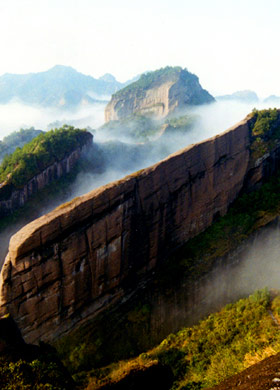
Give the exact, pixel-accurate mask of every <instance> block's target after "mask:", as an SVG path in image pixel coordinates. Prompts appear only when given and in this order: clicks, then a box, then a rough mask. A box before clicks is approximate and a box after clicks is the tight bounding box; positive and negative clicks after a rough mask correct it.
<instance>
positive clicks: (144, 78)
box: [113, 66, 197, 97]
mask: <svg viewBox="0 0 280 390" xmlns="http://www.w3.org/2000/svg"><path fill="white" fill-rule="evenodd" d="M181 72H182V77H183V78H184V79H187V78H195V79H197V76H195V75H194V74H192V73H190V72H188V71H187V70H186V69H182V68H181V67H180V66H166V67H165V68H161V69H158V70H155V71H153V72H148V73H144V74H142V75H141V77H140V79H139V80H138V81H135V82H134V83H132V84H129V85H128V86H127V87H125V88H123V89H121V90H119V91H118V92H116V93H115V94H114V95H113V97H120V96H122V95H124V94H126V93H130V92H133V91H135V90H139V91H140V90H145V89H147V88H151V87H152V86H153V85H156V84H160V83H161V82H162V80H164V81H165V80H172V81H173V80H174V81H175V80H176V78H178V77H179V75H180V73H181Z"/></svg>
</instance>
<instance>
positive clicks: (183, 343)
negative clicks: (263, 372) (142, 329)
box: [87, 290, 280, 390]
mask: <svg viewBox="0 0 280 390" xmlns="http://www.w3.org/2000/svg"><path fill="white" fill-rule="evenodd" d="M278 310H279V295H278V296H276V297H275V296H273V297H271V296H270V294H269V293H268V291H267V290H261V291H257V292H255V293H254V294H252V295H251V296H249V298H245V299H241V300H239V301H238V302H235V303H234V304H229V305H227V306H225V307H224V308H222V310H220V311H219V312H217V313H213V314H211V315H210V316H208V317H207V318H205V319H203V320H202V321H200V322H199V323H198V324H197V325H195V326H193V327H188V328H186V327H184V328H182V329H181V330H180V331H179V332H177V333H175V334H170V335H169V336H168V337H167V338H165V339H164V340H163V341H162V342H161V343H160V344H159V345H157V346H156V347H155V348H152V349H151V350H149V351H146V352H145V353H142V354H141V355H140V356H138V357H136V358H132V359H130V360H127V361H120V362H118V363H113V364H111V365H109V366H107V367H104V368H101V369H95V370H93V371H92V372H91V373H90V375H89V376H88V379H89V384H88V387H87V389H88V390H97V389H98V390H99V389H100V390H101V389H102V390H105V389H106V390H107V389H108V390H109V389H112V390H113V389H116V390H117V389H123V390H124V389H134V390H136V389H138V386H137V383H135V380H134V377H135V376H136V373H138V381H139V382H140V381H141V379H142V381H143V382H144V383H142V385H143V387H147V388H148V387H149V382H152V383H156V379H157V374H156V372H155V373H154V375H153V374H152V373H151V375H150V377H149V376H148V375H146V376H145V373H147V374H148V372H149V371H151V368H152V367H154V368H158V366H159V367H163V366H164V367H165V371H166V373H169V372H171V373H172V375H171V378H172V376H173V378H172V379H173V380H172V382H173V383H172V384H170V379H169V385H168V387H164V388H166V389H173V390H175V389H176V390H185V389H191V390H200V389H202V388H206V387H208V386H210V385H214V384H217V383H220V382H221V381H223V380H224V379H225V378H228V377H230V376H232V375H233V374H236V373H238V372H241V371H242V370H244V369H245V368H247V367H249V366H251V365H254V364H255V363H256V362H258V361H260V360H262V359H264V358H266V357H267V356H270V355H275V354H276V353H277V352H279V350H280V331H279V326H280V325H279V323H278V322H277V319H276V317H275V316H277V318H278V319H279V316H278ZM273 313H274V314H273ZM270 359H271V360H273V358H270ZM274 359H275V358H274ZM277 360H278V361H279V356H278V358H277ZM250 370H251V371H252V369H248V370H247V371H249V372H250ZM274 370H275V365H274ZM254 371H255V372H256V368H255V369H254ZM249 372H248V374H249ZM278 372H279V370H278ZM245 373H246V372H245ZM245 373H244V374H241V375H239V376H238V377H236V378H230V379H228V380H227V381H226V383H225V385H222V386H221V389H230V388H234V385H235V386H237V383H238V382H239V384H241V383H242V382H243V383H244V382H245V383H246V382H247V383H248V382H249V381H248V378H246V379H247V380H246V379H245V381H244V378H245V377H246V374H245ZM276 373H277V371H276V372H275V371H274V374H272V375H273V376H272V377H271V372H270V378H267V379H269V382H270V384H271V385H272V384H273V382H272V379H273V377H274V378H275V376H276V377H277V375H276ZM278 375H279V374H278ZM169 377H170V375H169ZM241 377H243V380H242V381H241V380H238V379H241ZM250 382H253V383H254V382H255V383H256V382H257V378H255V381H254V379H253V378H250ZM167 383H168V382H167ZM230 385H233V387H231V386H230ZM227 386H228V387H227ZM237 388H238V387H237ZM242 388H243V389H245V388H246V387H245V386H244V385H243V387H242ZM218 389H220V387H218Z"/></svg>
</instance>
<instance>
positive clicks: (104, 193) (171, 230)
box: [0, 118, 276, 342]
mask: <svg viewBox="0 0 280 390" xmlns="http://www.w3.org/2000/svg"><path fill="white" fill-rule="evenodd" d="M250 121H251V119H250V118H246V119H245V120H243V121H242V122H240V123H239V124H238V125H236V126H235V127H233V128H231V129H229V130H227V131H226V132H224V133H222V134H220V135H218V136H216V137H213V138H211V139H208V140H206V141H203V142H200V143H198V144H195V145H191V146H189V147H187V148H186V149H183V150H181V151H179V152H177V153H175V154H173V155H171V156H169V157H168V158H166V159H165V160H163V161H161V162H159V163H157V164H155V165H153V166H151V167H149V168H147V169H144V170H142V171H140V172H137V173H135V174H133V175H130V176H127V177H125V178H124V179H122V180H119V181H117V182H113V183H110V184H108V185H106V186H104V187H101V188H99V189H96V190H94V191H92V192H90V193H88V194H86V195H84V196H81V197H79V198H76V199H74V200H73V201H72V202H70V203H68V204H65V205H62V206H61V207H59V208H57V209H56V210H54V211H52V212H51V213H49V214H47V215H45V216H43V217H41V218H39V219H37V220H35V221H33V222H32V223H30V224H28V225H27V226H25V227H24V228H23V229H22V230H20V231H19V232H18V233H17V234H15V235H14V236H13V237H12V239H11V241H10V247H9V253H8V255H7V257H6V260H5V264H4V266H3V269H2V272H1V280H0V298H1V302H0V303H1V314H5V313H7V312H9V313H10V314H11V315H12V316H13V318H14V319H15V320H16V322H17V324H18V326H19V328H20V329H21V331H22V334H23V335H24V336H25V339H26V340H27V341H28V342H31V341H32V342H35V341H37V340H39V339H43V340H52V339H54V338H56V337H58V336H59V335H61V334H62V333H63V332H67V331H69V330H70V329H71V328H72V327H74V326H75V324H76V323H82V322H83V321H85V320H86V319H87V318H89V317H92V316H94V315H95V314H97V313H99V312H100V311H101V310H103V309H104V308H107V307H108V306H109V305H111V304H113V303H114V302H116V301H117V300H118V299H119V298H120V297H122V296H123V295H124V286H125V285H126V283H127V282H128V281H129V282H130V283H132V284H133V283H135V284H136V283H138V281H139V280H140V279H141V277H143V275H145V273H147V272H148V271H149V270H151V269H153V268H154V267H155V266H156V264H157V263H158V262H159V261H160V260H161V259H162V258H164V257H165V256H166V255H167V254H168V253H170V252H171V251H172V250H173V249H174V248H175V247H178V246H179V245H181V244H182V243H184V242H186V241H187V240H188V239H190V238H191V237H193V236H195V235H196V234H198V233H200V232H201V231H203V230H204V229H205V228H207V227H208V226H210V225H211V223H212V222H213V219H214V218H215V217H216V216H217V215H219V214H220V215H224V214H225V213H226V212H227V210H228V207H229V205H230V204H231V203H232V201H233V200H234V199H235V198H236V197H237V196H238V194H239V193H240V191H242V190H243V189H244V188H245V189H247V188H251V187H252V186H255V185H256V183H257V182H258V180H261V179H262V177H259V176H261V175H259V176H258V180H257V179H256V175H255V174H251V172H253V171H254V172H255V170H256V169H257V171H258V172H261V171H260V169H261V168H260V167H261V166H265V163H266V161H267V159H268V158H270V157H267V158H265V160H264V161H262V162H261V163H260V164H259V165H258V166H257V167H256V168H255V167H254V166H252V167H251V162H250V150H249V135H250V129H249V127H250ZM275 166H276V165H275ZM265 172H266V171H265ZM251 178H253V179H254V180H253V182H252V181H250V180H251Z"/></svg>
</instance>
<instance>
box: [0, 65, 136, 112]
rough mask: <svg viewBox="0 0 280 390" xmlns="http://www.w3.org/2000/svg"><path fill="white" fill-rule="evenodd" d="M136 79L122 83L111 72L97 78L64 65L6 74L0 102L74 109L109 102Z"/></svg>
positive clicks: (0, 91)
mask: <svg viewBox="0 0 280 390" xmlns="http://www.w3.org/2000/svg"><path fill="white" fill-rule="evenodd" d="M137 77H138V76H136V78H135V79H137ZM135 79H133V80H129V81H127V82H125V83H120V82H119V81H117V80H116V79H115V77H114V76H113V75H111V74H108V73H106V74H104V75H103V76H102V77H100V78H98V79H95V78H94V77H92V76H86V75H84V74H82V73H80V72H78V71H77V70H75V69H73V68H72V67H70V66H63V65H56V66H54V67H53V68H51V69H49V70H47V71H45V72H39V73H28V74H11V73H5V74H4V75H3V76H1V77H0V103H2V104H5V103H8V102H10V101H11V100H13V99H16V100H20V101H21V102H23V103H25V104H32V105H37V106H41V107H60V108H73V107H76V106H79V105H80V104H91V103H96V102H98V101H103V100H106V99H107V100H109V98H110V96H111V94H113V93H115V92H116V91H118V90H119V89H121V88H123V87H125V86H126V85H127V84H129V83H130V82H132V81H134V80H135Z"/></svg>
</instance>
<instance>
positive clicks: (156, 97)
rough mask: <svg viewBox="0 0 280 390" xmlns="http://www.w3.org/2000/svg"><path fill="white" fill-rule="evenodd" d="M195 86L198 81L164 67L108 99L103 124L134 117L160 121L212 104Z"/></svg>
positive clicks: (178, 68)
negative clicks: (153, 117) (178, 111)
mask: <svg viewBox="0 0 280 390" xmlns="http://www.w3.org/2000/svg"><path fill="white" fill-rule="evenodd" d="M214 101H215V99H214V98H213V97H212V96H211V95H210V94H209V93H208V92H207V91H205V90H204V89H202V87H201V85H200V84H199V80H198V77H197V76H195V75H194V74H191V73H189V72H188V71H187V70H186V69H182V68H180V67H174V68H172V67H166V68H163V69H160V70H157V71H155V72H150V73H147V74H144V75H142V76H141V77H140V79H139V80H138V81H136V82H134V83H132V84H130V85H128V86H127V87H125V88H123V89H121V90H120V91H118V92H117V93H115V94H114V95H113V96H112V99H111V101H110V102H109V103H108V105H107V106H106V109H105V121H106V122H109V121H111V120H119V119H123V118H126V117H128V116H130V115H132V114H134V113H138V114H141V115H147V114H148V115H150V114H153V115H155V116H156V117H159V118H162V117H165V116H167V115H168V114H170V113H172V112H175V111H176V110H180V109H185V108H186V107H188V106H189V105H198V104H204V103H211V102H214Z"/></svg>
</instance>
